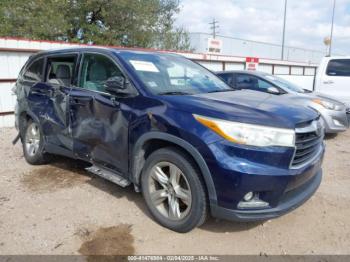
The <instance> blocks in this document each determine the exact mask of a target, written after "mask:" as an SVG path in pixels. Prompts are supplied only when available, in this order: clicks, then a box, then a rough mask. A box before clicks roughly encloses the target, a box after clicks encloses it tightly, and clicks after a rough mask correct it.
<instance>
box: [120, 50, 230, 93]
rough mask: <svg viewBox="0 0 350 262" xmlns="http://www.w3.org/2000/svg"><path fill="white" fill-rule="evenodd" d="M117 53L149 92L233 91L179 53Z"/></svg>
mask: <svg viewBox="0 0 350 262" xmlns="http://www.w3.org/2000/svg"><path fill="white" fill-rule="evenodd" d="M119 56H120V57H121V58H122V59H123V60H124V61H125V62H126V63H127V64H128V65H129V66H130V67H131V68H132V69H133V70H134V71H135V73H136V74H137V76H138V77H139V78H140V80H141V81H142V82H143V83H144V84H145V86H146V87H147V88H148V89H149V90H150V91H151V92H152V93H153V94H158V95H187V94H188V95H192V94H200V93H211V92H221V91H233V89H232V88H230V87H229V86H228V85H226V83H224V82H223V81H222V80H221V79H220V78H218V77H217V76H215V75H214V74H213V73H211V72H210V71H208V70H207V69H205V68H203V67H202V66H200V65H198V64H196V63H194V62H192V61H190V60H188V59H186V58H183V57H180V56H176V55H171V54H147V53H129V52H125V53H124V52H121V53H120V54H119Z"/></svg>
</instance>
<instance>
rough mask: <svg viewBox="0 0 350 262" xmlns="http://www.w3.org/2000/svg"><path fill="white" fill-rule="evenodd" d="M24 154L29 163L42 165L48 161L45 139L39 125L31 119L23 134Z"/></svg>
mask: <svg viewBox="0 0 350 262" xmlns="http://www.w3.org/2000/svg"><path fill="white" fill-rule="evenodd" d="M22 145H23V154H24V158H25V159H26V161H27V162H28V163H29V164H32V165H40V164H44V163H45V162H47V155H46V154H45V153H44V141H43V136H42V134H41V131H40V127H39V125H38V124H37V123H36V122H34V121H32V120H29V121H28V122H27V126H26V128H25V131H24V135H23V141H22Z"/></svg>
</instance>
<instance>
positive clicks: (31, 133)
mask: <svg viewBox="0 0 350 262" xmlns="http://www.w3.org/2000/svg"><path fill="white" fill-rule="evenodd" d="M39 146H40V130H39V127H38V125H37V124H36V123H31V124H30V125H29V126H28V128H27V131H26V136H25V148H26V151H27V154H28V155H29V156H35V154H36V153H37V152H38V150H39Z"/></svg>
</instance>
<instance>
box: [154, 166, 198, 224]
mask: <svg viewBox="0 0 350 262" xmlns="http://www.w3.org/2000/svg"><path fill="white" fill-rule="evenodd" d="M148 187H149V193H150V197H151V201H152V204H153V205H154V206H155V207H156V208H157V210H158V211H159V212H160V213H161V214H162V215H163V216H165V217H166V218H168V219H171V220H176V221H178V220H181V219H183V218H184V217H186V215H187V214H188V213H189V211H190V209H191V204H192V196H191V189H190V186H189V183H188V181H187V179H186V177H185V175H184V173H183V172H182V171H181V170H180V169H179V168H178V167H177V166H176V165H174V164H172V163H170V162H159V163H157V164H156V165H155V166H153V168H152V169H151V174H150V176H149V178H148Z"/></svg>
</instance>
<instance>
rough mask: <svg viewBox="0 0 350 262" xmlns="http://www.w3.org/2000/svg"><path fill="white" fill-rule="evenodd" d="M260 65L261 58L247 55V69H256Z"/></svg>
mask: <svg viewBox="0 0 350 262" xmlns="http://www.w3.org/2000/svg"><path fill="white" fill-rule="evenodd" d="M258 67H259V58H257V57H246V59H245V69H246V70H252V71H256V70H258Z"/></svg>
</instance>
